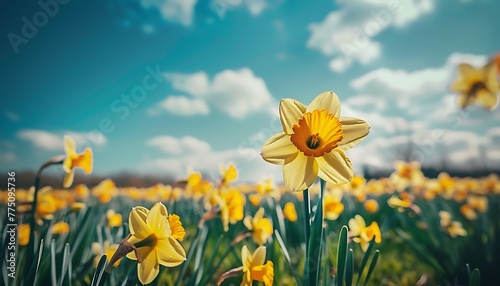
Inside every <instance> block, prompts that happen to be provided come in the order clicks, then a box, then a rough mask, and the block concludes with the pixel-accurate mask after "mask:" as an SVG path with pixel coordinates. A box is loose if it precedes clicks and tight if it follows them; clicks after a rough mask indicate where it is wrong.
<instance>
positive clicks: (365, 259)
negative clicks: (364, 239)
mask: <svg viewBox="0 0 500 286" xmlns="http://www.w3.org/2000/svg"><path fill="white" fill-rule="evenodd" d="M374 247H375V237H373V238H372V240H371V241H370V244H369V245H368V249H367V250H366V252H365V254H364V255H363V260H361V265H360V267H359V270H358V279H357V280H356V284H358V283H359V282H360V281H361V275H362V274H363V272H364V271H365V267H366V264H367V263H368V259H369V258H370V256H371V253H372V252H373V248H374Z"/></svg>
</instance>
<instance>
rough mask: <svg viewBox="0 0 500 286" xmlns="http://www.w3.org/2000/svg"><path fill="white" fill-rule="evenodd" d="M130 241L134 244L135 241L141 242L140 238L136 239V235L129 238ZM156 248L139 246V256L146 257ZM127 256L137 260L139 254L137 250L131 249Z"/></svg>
mask: <svg viewBox="0 0 500 286" xmlns="http://www.w3.org/2000/svg"><path fill="white" fill-rule="evenodd" d="M128 242H130V243H132V244H134V243H137V242H139V240H137V241H136V239H134V237H131V238H129V240H128ZM154 249H155V248H154V246H143V247H139V248H137V252H138V253H139V256H140V257H141V259H144V258H146V257H147V256H148V255H149V253H151V251H153V250H154ZM110 258H111V257H110ZM127 258H128V259H132V260H137V256H136V255H135V251H131V252H129V253H127Z"/></svg>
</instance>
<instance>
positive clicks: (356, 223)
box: [349, 215, 382, 252]
mask: <svg viewBox="0 0 500 286" xmlns="http://www.w3.org/2000/svg"><path fill="white" fill-rule="evenodd" d="M349 237H351V238H352V240H353V241H354V242H356V243H359V244H360V246H361V249H363V251H365V252H366V250H367V249H368V245H369V244H370V241H371V240H372V239H375V243H380V242H382V234H381V233H380V228H379V226H378V223H377V222H376V221H373V222H372V223H371V224H370V225H369V226H366V222H365V220H364V219H363V217H362V216H360V215H355V216H354V218H351V219H350V220H349Z"/></svg>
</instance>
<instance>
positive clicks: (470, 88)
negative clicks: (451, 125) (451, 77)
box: [451, 63, 499, 110]
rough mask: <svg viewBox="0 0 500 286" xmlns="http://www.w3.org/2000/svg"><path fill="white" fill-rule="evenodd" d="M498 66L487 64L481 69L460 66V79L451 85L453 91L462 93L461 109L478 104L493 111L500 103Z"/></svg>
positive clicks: (459, 100)
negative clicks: (499, 95) (499, 97)
mask: <svg viewBox="0 0 500 286" xmlns="http://www.w3.org/2000/svg"><path fill="white" fill-rule="evenodd" d="M496 77H497V66H496V64H494V63H490V64H487V65H485V66H483V67H481V68H479V69H477V68H475V67H473V66H471V65H470V64H460V65H459V66H458V78H457V79H456V80H455V82H453V83H452V85H451V90H453V91H456V92H458V93H460V96H459V98H458V105H459V107H460V108H466V107H467V106H469V105H471V104H473V103H474V102H476V103H477V104H479V105H481V106H482V107H484V108H486V109H488V110H491V109H493V108H495V107H496V105H497V103H498V96H497V94H498V91H499V84H498V81H497V78H496Z"/></svg>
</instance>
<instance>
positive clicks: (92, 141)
mask: <svg viewBox="0 0 500 286" xmlns="http://www.w3.org/2000/svg"><path fill="white" fill-rule="evenodd" d="M64 135H69V136H71V137H73V139H74V140H75V142H76V143H77V144H79V145H82V146H91V147H92V146H101V145H105V144H106V142H107V139H106V137H105V136H104V135H103V134H102V133H100V132H75V131H66V132H58V133H54V132H49V131H45V130H36V129H24V130H20V131H18V132H17V134H16V136H17V138H19V139H22V140H26V141H29V142H30V143H31V144H32V145H33V146H34V147H36V148H38V149H42V150H47V151H62V150H63V149H64Z"/></svg>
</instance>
